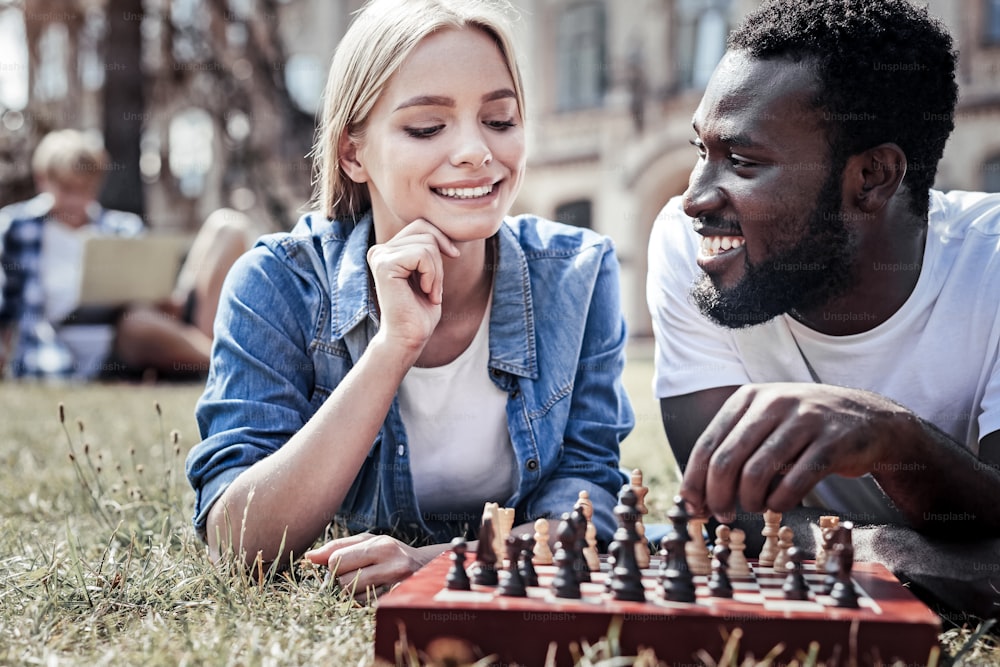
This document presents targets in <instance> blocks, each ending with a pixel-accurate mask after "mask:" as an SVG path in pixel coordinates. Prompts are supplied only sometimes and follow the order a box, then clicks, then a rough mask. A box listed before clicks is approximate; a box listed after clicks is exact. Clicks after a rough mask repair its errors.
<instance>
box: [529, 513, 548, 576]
mask: <svg viewBox="0 0 1000 667" xmlns="http://www.w3.org/2000/svg"><path fill="white" fill-rule="evenodd" d="M533 553H534V555H533V556H532V557H531V563H532V564H533V565H551V564H552V549H551V548H550V547H549V521H548V519H537V520H536V521H535V550H534V552H533Z"/></svg>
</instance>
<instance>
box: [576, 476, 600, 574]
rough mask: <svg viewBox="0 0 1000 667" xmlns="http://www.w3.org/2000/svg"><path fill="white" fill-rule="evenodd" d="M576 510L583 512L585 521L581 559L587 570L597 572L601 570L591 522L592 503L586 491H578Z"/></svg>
mask: <svg viewBox="0 0 1000 667" xmlns="http://www.w3.org/2000/svg"><path fill="white" fill-rule="evenodd" d="M576 508H579V509H580V511H581V512H583V517H584V518H585V519H586V520H587V532H586V537H587V547H586V548H585V549H584V550H583V559H584V560H585V561H587V569H589V570H590V571H591V572H597V571H598V570H600V569H601V558H600V556H598V555H597V527H596V526H595V525H594V522H593V521H591V519H592V518H593V516H594V503H593V501H592V500H591V499H590V494H589V493H588V492H587V491H580V495H579V498H578V500H577V501H576V506H575V507H574V509H576Z"/></svg>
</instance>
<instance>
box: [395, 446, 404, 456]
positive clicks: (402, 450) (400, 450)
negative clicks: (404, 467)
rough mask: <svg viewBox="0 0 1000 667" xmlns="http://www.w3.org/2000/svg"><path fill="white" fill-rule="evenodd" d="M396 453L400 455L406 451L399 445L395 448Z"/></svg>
mask: <svg viewBox="0 0 1000 667" xmlns="http://www.w3.org/2000/svg"><path fill="white" fill-rule="evenodd" d="M396 453H397V454H399V455H400V456H402V455H403V454H405V453H406V447H404V446H403V445H400V446H399V447H397V448H396Z"/></svg>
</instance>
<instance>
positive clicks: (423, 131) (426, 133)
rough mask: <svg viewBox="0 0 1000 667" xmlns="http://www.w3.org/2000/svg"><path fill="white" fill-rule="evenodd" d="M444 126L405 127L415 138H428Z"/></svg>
mask: <svg viewBox="0 0 1000 667" xmlns="http://www.w3.org/2000/svg"><path fill="white" fill-rule="evenodd" d="M443 128H444V125H433V126H431V127H406V128H403V129H404V130H405V131H406V133H407V134H408V135H410V136H411V137H413V138H414V139H427V138H429V137H433V136H434V135H435V134H437V133H438V132H440V131H441V130H442V129H443Z"/></svg>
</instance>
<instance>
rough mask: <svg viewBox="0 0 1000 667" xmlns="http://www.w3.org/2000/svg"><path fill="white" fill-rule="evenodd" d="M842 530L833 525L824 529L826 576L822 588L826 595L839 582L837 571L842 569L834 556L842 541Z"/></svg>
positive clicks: (824, 566)
mask: <svg viewBox="0 0 1000 667" xmlns="http://www.w3.org/2000/svg"><path fill="white" fill-rule="evenodd" d="M840 530H841V528H840V526H833V527H831V528H827V529H826V530H824V531H823V550H824V551H825V552H826V563H825V564H824V565H823V571H824V572H825V574H826V576H824V577H823V584H822V585H821V586H820V590H821V591H822V592H823V593H825V594H826V595H829V594H830V593H832V592H833V586H834V584H836V583H837V572H838V570H840V565H839V564H838V562H837V559H836V558H835V557H834V550H835V549H836V548H837V545H838V544H839V543H840V535H841V533H840Z"/></svg>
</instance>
